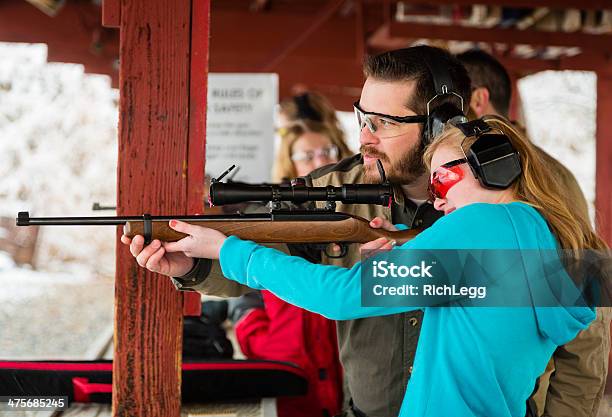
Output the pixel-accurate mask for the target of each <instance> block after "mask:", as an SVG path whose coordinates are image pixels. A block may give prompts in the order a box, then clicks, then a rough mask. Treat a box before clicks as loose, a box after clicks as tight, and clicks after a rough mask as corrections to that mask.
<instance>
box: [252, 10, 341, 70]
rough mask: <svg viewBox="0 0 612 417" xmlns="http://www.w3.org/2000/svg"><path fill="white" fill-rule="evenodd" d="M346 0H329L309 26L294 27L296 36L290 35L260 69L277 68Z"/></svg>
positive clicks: (293, 31) (292, 32) (293, 32)
mask: <svg viewBox="0 0 612 417" xmlns="http://www.w3.org/2000/svg"><path fill="white" fill-rule="evenodd" d="M345 1H346V0H329V2H328V4H327V5H326V7H325V8H324V9H323V10H321V11H320V12H319V13H317V14H316V15H314V16H313V17H312V20H311V21H310V22H309V24H308V26H307V27H305V28H302V27H299V26H298V27H297V28H293V30H292V31H291V32H290V33H291V34H295V36H288V42H287V43H286V44H285V45H283V47H282V48H281V49H280V50H278V51H277V52H276V53H275V54H274V55H273V56H272V57H270V58H268V59H266V60H265V61H264V62H263V64H262V65H261V66H260V69H261V70H262V71H271V70H272V69H274V68H276V66H277V65H278V64H279V63H280V62H281V61H282V60H283V59H285V58H287V56H288V55H289V54H291V52H293V51H294V50H295V49H296V48H298V47H299V46H300V45H301V44H302V43H303V42H304V41H306V39H308V38H309V37H310V36H311V35H312V34H313V33H314V32H316V31H317V29H319V27H321V26H322V25H323V24H324V23H325V22H327V21H328V20H329V19H331V17H332V16H333V15H334V13H336V12H337V11H338V9H339V8H340V6H342V5H343V4H344V3H345Z"/></svg>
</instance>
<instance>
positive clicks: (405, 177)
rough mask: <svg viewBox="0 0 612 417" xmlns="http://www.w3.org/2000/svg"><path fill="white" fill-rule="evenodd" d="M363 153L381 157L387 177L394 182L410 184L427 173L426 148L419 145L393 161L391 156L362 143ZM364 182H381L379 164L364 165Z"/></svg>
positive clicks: (361, 150) (361, 149)
mask: <svg viewBox="0 0 612 417" xmlns="http://www.w3.org/2000/svg"><path fill="white" fill-rule="evenodd" d="M359 152H361V154H362V155H363V154H367V155H368V156H370V157H373V158H378V159H380V162H382V163H383V166H384V167H385V174H386V176H387V179H388V180H389V181H390V182H391V183H394V184H410V183H411V182H413V181H414V180H416V179H417V178H419V177H420V176H421V175H423V174H424V173H425V165H424V163H423V153H424V149H423V147H422V146H420V145H417V146H415V147H414V148H412V149H410V150H408V152H406V153H405V154H404V155H402V156H401V157H400V158H397V160H396V161H395V162H393V163H391V161H390V159H389V156H388V155H386V154H384V153H381V152H378V151H377V150H376V149H375V148H372V147H369V146H364V145H362V146H361V147H360V148H359ZM363 169H364V182H365V183H367V184H376V183H380V181H381V178H380V174H379V172H378V167H377V164H368V165H364V166H363Z"/></svg>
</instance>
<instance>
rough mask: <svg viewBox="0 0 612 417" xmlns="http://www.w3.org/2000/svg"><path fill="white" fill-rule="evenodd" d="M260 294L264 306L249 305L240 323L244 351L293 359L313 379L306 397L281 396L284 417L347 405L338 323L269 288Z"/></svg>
mask: <svg viewBox="0 0 612 417" xmlns="http://www.w3.org/2000/svg"><path fill="white" fill-rule="evenodd" d="M257 295H259V294H257V293H253V295H248V296H245V297H249V298H255V297H256V296H257ZM261 296H262V298H263V306H261V307H255V308H250V309H248V310H247V311H245V312H244V314H243V315H242V317H241V318H239V319H238V321H237V322H236V324H235V330H236V338H237V339H238V343H239V344H240V348H241V350H242V352H243V353H244V355H245V356H246V357H247V358H249V359H267V360H277V361H284V362H292V363H294V364H296V365H298V366H299V367H300V368H302V369H303V370H304V372H305V373H306V375H307V378H308V393H307V394H306V395H305V396H302V397H281V398H279V399H278V401H277V411H278V415H279V417H302V416H303V417H314V416H333V415H335V414H337V413H339V412H340V410H341V409H342V366H341V365H340V360H339V359H338V343H337V341H336V326H335V324H334V322H333V321H331V320H328V319H326V318H324V317H322V316H320V315H318V314H314V313H311V312H309V311H306V310H303V309H301V308H299V307H295V306H293V305H291V304H289V303H286V302H285V301H283V300H281V299H280V298H278V297H276V296H275V295H273V294H272V293H270V292H268V291H262V292H261ZM243 301H244V300H243Z"/></svg>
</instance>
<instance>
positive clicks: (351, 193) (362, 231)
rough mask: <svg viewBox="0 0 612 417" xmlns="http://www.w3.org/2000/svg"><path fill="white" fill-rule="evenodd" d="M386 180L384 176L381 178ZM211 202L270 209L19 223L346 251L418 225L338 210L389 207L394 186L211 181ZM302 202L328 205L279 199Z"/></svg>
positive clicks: (20, 221) (400, 237)
mask: <svg viewBox="0 0 612 417" xmlns="http://www.w3.org/2000/svg"><path fill="white" fill-rule="evenodd" d="M383 178H384V176H383ZM383 181H384V180H383ZM209 196H210V197H209V201H210V203H211V205H224V204H236V203H241V202H247V201H259V202H269V212H268V213H250V214H247V213H241V212H237V213H236V214H229V215H188V216H151V215H150V214H143V215H142V216H120V217H30V214H29V213H28V212H20V213H19V214H18V216H17V219H16V222H17V226H78V225H83V226H84V225H95V226H99V225H116V226H120V225H123V233H124V234H125V235H126V236H128V237H130V238H133V237H134V236H136V235H142V236H144V238H145V243H146V244H148V243H150V242H151V241H152V240H153V239H159V240H161V241H167V242H173V241H177V240H180V239H182V238H184V237H185V236H186V235H185V234H184V233H180V232H177V231H175V230H173V229H171V228H170V227H169V225H168V222H169V221H170V220H172V219H175V220H181V221H184V222H187V223H190V224H194V225H198V226H204V227H209V228H211V229H215V230H218V231H220V232H222V233H223V234H225V235H234V236H237V237H239V238H241V239H246V240H252V241H255V242H259V243H321V244H328V243H339V244H341V245H342V244H344V246H342V249H343V250H342V254H341V255H340V256H343V254H345V253H346V244H348V243H366V242H369V241H371V240H374V239H378V238H380V237H385V238H387V239H392V240H395V241H396V242H397V243H398V244H402V243H405V242H407V241H408V240H410V239H412V238H414V237H415V236H416V235H417V234H418V232H419V230H414V229H412V230H403V231H395V232H390V231H387V230H383V229H373V228H371V227H370V226H369V221H368V220H366V219H364V218H362V217H359V216H354V215H351V214H346V213H341V212H336V211H335V209H336V203H335V202H336V201H340V202H342V203H345V204H378V205H387V206H390V205H391V203H392V201H393V192H392V188H391V185H390V184H389V183H388V182H387V181H384V182H383V183H382V184H345V185H342V186H340V187H334V186H327V187H308V186H306V185H305V183H304V182H303V181H302V182H300V181H294V182H292V184H291V185H278V184H240V183H221V182H219V181H218V180H213V182H212V184H211V186H210V193H209ZM283 201H289V202H292V203H296V204H299V203H304V202H313V201H325V202H326V206H325V208H315V209H306V210H304V209H285V208H282V207H281V202H283Z"/></svg>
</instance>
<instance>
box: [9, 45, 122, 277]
mask: <svg viewBox="0 0 612 417" xmlns="http://www.w3.org/2000/svg"><path fill="white" fill-rule="evenodd" d="M46 54H47V50H46V46H45V45H29V46H28V45H23V44H16V45H15V44H6V43H4V44H3V43H0V56H2V57H3V59H2V61H0V150H1V152H0V178H2V180H1V181H0V216H7V217H15V216H16V214H17V212H19V211H29V212H30V215H31V216H35V217H40V216H91V215H100V213H95V212H92V211H91V206H92V203H94V202H100V203H101V204H102V205H115V201H116V197H115V196H116V169H117V120H118V119H117V118H118V110H117V100H118V92H117V90H114V89H112V88H111V87H110V80H109V78H108V77H106V76H97V75H89V74H87V75H86V74H84V72H83V67H82V66H81V65H75V64H57V63H47V62H46ZM113 214H114V213H110V214H108V213H103V214H102V215H113ZM115 240H116V237H115V230H114V228H113V227H95V228H94V227H90V228H80V227H45V228H42V229H41V231H40V237H39V243H40V244H39V246H38V250H37V258H36V260H35V263H36V265H37V267H39V268H41V269H45V270H54V271H61V270H65V268H66V263H67V262H71V263H73V264H74V263H77V264H81V265H86V266H88V267H89V268H90V269H91V270H98V271H100V272H101V273H103V274H112V273H113V272H114V244H115Z"/></svg>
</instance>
